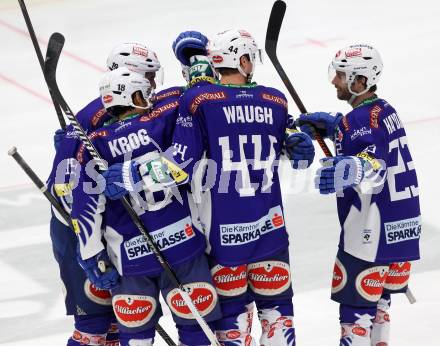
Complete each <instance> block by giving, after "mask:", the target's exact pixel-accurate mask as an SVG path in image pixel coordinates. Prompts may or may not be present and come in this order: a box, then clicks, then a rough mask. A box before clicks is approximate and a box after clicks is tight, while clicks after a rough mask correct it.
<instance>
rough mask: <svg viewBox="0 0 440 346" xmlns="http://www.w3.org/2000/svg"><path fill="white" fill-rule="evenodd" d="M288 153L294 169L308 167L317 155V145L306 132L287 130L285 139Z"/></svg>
mask: <svg viewBox="0 0 440 346" xmlns="http://www.w3.org/2000/svg"><path fill="white" fill-rule="evenodd" d="M284 143H285V150H286V155H287V157H288V158H289V160H290V162H291V163H292V167H293V168H294V169H305V168H308V167H309V166H310V165H311V164H312V162H313V159H314V157H315V147H314V146H313V143H312V139H311V138H310V136H309V135H307V134H306V133H304V132H298V131H297V130H290V129H289V130H286V137H285V140H284Z"/></svg>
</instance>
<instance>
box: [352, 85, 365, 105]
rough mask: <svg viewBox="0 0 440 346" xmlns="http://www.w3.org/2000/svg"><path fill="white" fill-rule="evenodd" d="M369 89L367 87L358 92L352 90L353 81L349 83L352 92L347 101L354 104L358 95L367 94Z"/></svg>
mask: <svg viewBox="0 0 440 346" xmlns="http://www.w3.org/2000/svg"><path fill="white" fill-rule="evenodd" d="M368 89H369V88H365V89H364V90H362V91H361V92H359V93H356V92H354V91H353V90H351V83H350V84H348V91H349V92H350V94H351V97H350V99H349V100H348V101H347V102H348V103H349V104H350V105H351V106H353V102H354V100H355V99H356V97H358V96H361V95H363V94H365V93H366V92H368Z"/></svg>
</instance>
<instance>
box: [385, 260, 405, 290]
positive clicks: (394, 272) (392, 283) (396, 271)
mask: <svg viewBox="0 0 440 346" xmlns="http://www.w3.org/2000/svg"><path fill="white" fill-rule="evenodd" d="M410 273H411V263H410V262H398V263H392V264H391V265H390V267H389V271H388V276H387V278H386V280H385V288H386V289H389V290H391V291H397V290H400V289H402V288H404V287H405V286H407V285H408V281H409V276H410Z"/></svg>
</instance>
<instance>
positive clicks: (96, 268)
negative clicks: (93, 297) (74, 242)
mask: <svg viewBox="0 0 440 346" xmlns="http://www.w3.org/2000/svg"><path fill="white" fill-rule="evenodd" d="M77 259H78V263H79V265H80V266H81V268H82V269H83V270H84V271H85V273H86V275H87V278H88V279H89V280H90V282H91V283H92V284H93V285H95V286H96V287H97V288H100V289H103V290H111V289H113V288H115V286H116V285H117V282H118V279H119V273H118V272H117V271H116V269H115V268H114V267H113V266H112V264H111V263H110V259H109V258H108V255H107V253H106V252H105V250H101V252H98V253H97V254H96V255H95V256H93V257H90V258H87V259H82V257H81V254H80V252H79V246H78V247H77Z"/></svg>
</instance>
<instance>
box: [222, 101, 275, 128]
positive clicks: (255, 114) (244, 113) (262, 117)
mask: <svg viewBox="0 0 440 346" xmlns="http://www.w3.org/2000/svg"><path fill="white" fill-rule="evenodd" d="M223 112H224V113H225V116H226V121H227V122H228V124H231V123H243V124H244V123H266V124H269V125H272V124H273V117H272V108H270V107H260V106H252V105H250V106H248V105H242V106H226V107H223Z"/></svg>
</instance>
